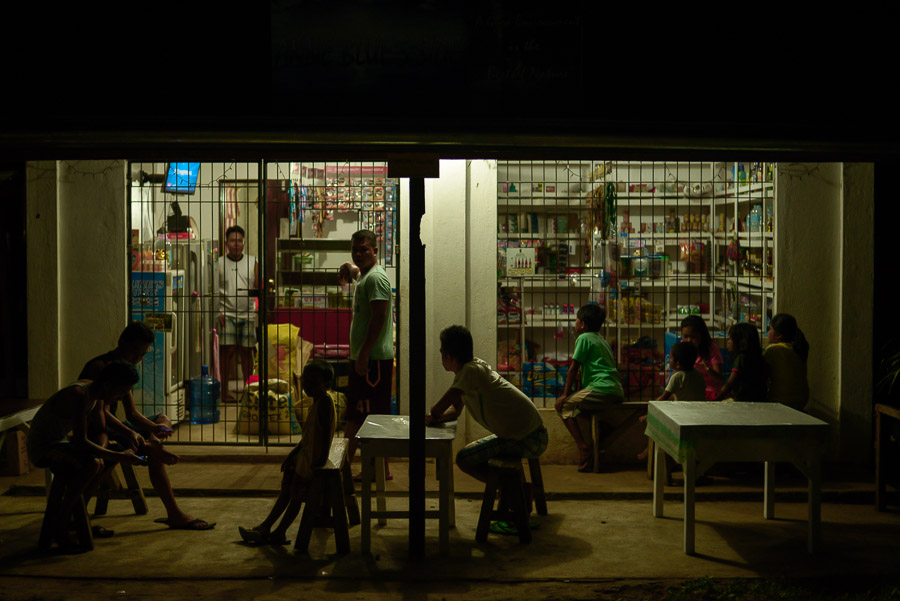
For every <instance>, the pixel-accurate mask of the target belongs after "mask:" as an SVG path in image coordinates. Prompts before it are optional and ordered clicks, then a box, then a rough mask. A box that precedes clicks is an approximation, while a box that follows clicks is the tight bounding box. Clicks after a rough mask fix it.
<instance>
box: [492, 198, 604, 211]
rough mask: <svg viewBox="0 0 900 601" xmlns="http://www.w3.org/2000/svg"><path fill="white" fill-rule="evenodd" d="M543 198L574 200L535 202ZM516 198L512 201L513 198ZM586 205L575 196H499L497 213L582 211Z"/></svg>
mask: <svg viewBox="0 0 900 601" xmlns="http://www.w3.org/2000/svg"><path fill="white" fill-rule="evenodd" d="M544 198H553V199H556V200H565V199H569V200H572V201H574V202H562V203H560V202H554V203H547V202H535V201H543V199H544ZM514 199H515V200H516V201H515V202H513V200H514ZM587 209H588V205H587V203H586V202H584V200H583V199H579V198H578V197H577V196H552V197H535V196H502V195H501V196H499V197H498V199H497V212H498V213H521V212H526V213H529V212H532V213H533V212H537V211H549V212H563V211H583V210H587Z"/></svg>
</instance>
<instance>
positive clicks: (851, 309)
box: [839, 163, 875, 463]
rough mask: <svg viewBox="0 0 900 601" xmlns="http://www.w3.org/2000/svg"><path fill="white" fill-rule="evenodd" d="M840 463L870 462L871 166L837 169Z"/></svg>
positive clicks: (872, 222) (873, 219)
mask: <svg viewBox="0 0 900 601" xmlns="http://www.w3.org/2000/svg"><path fill="white" fill-rule="evenodd" d="M842 175H843V232H842V234H843V257H842V259H843V260H842V264H843V273H842V286H841V289H842V296H841V396H840V399H841V405H840V424H841V433H840V445H841V446H840V450H839V455H840V458H841V459H842V460H844V461H846V462H851V463H865V462H867V461H869V459H870V457H871V456H872V398H873V385H872V378H873V369H874V366H873V365H872V345H873V344H874V337H873V329H874V325H875V324H874V323H873V321H874V315H873V311H872V307H873V306H874V279H875V240H874V237H873V232H874V223H875V166H874V165H873V164H872V163H844V164H843V173H842Z"/></svg>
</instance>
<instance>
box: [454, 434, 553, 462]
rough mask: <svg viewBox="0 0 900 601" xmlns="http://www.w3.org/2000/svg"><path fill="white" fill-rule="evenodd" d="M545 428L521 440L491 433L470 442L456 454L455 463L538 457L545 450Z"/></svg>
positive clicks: (547, 438) (546, 440)
mask: <svg viewBox="0 0 900 601" xmlns="http://www.w3.org/2000/svg"><path fill="white" fill-rule="evenodd" d="M548 441H549V437H548V436H547V428H545V427H544V426H541V427H540V428H538V429H537V430H535V431H534V432H532V433H531V434H529V435H528V436H526V437H525V438H523V439H522V440H513V439H511V438H500V437H498V436H497V435H496V434H491V435H490V436H486V437H484V438H482V439H480V440H476V441H474V442H470V443H469V444H467V445H466V446H465V447H463V449H462V450H461V451H460V452H459V453H457V454H456V464H457V465H458V466H460V467H475V466H478V465H484V464H486V463H487V462H488V461H489V460H491V459H493V458H494V457H522V458H523V459H529V458H531V457H540V456H541V454H543V452H544V451H546V450H547V443H548Z"/></svg>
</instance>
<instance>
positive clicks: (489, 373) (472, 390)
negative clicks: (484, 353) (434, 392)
mask: <svg viewBox="0 0 900 601" xmlns="http://www.w3.org/2000/svg"><path fill="white" fill-rule="evenodd" d="M450 387H451V388H456V389H458V390H460V391H462V397H463V403H464V404H465V406H466V408H467V409H468V410H469V413H470V414H471V415H472V417H473V418H475V421H476V422H478V423H479V424H481V425H482V426H484V427H485V428H486V429H487V430H488V431H489V432H491V433H492V434H496V435H497V436H499V437H500V438H509V439H512V440H522V439H523V438H525V437H526V436H528V435H529V434H531V433H532V432H534V431H535V430H537V429H538V428H540V427H541V426H543V425H544V422H543V421H541V415H540V414H539V413H538V410H537V409H536V408H535V406H534V403H532V402H531V399H530V398H528V397H527V396H525V395H524V394H523V393H522V391H521V390H519V389H518V388H516V387H515V386H513V385H512V384H510V383H509V382H508V381H506V380H505V379H504V378H503V377H502V376H501V375H500V374H498V373H497V372H495V371H494V370H493V369H491V366H490V365H488V364H487V363H485V362H484V361H482V360H481V359H479V358H477V357H476V358H474V359H472V360H471V361H469V362H468V363H466V364H465V365H463V366H462V369H461V370H459V373H458V374H456V378H455V379H454V380H453V384H451V386H450Z"/></svg>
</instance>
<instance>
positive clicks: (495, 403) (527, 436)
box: [425, 326, 547, 482]
mask: <svg viewBox="0 0 900 601" xmlns="http://www.w3.org/2000/svg"><path fill="white" fill-rule="evenodd" d="M472 347H473V344H472V334H470V333H469V330H467V329H466V328H465V327H463V326H450V327H449V328H447V329H445V330H444V331H442V332H441V363H442V364H443V366H444V369H445V370H447V371H452V372H453V373H454V374H456V377H455V378H454V380H453V384H451V385H450V388H449V389H448V390H447V392H445V393H444V396H442V397H441V399H440V400H439V401H438V402H437V403H435V404H434V406H433V407H432V408H431V412H430V414H428V415H426V416H425V423H426V424H435V423H441V422H446V421H452V420H455V419H457V418H458V417H459V415H460V414H461V413H462V410H463V407H468V408H469V413H470V414H471V415H472V417H473V418H474V419H475V421H476V422H478V423H479V424H481V425H482V426H483V427H484V428H486V429H487V430H488V431H489V432H491V435H490V436H487V437H485V438H482V439H481V440H476V441H474V442H471V443H469V444H468V445H466V446H465V448H463V449H462V450H461V451H460V452H459V453H458V454H457V455H456V464H457V465H458V466H459V469H461V470H462V471H464V472H465V473H467V474H469V475H470V476H472V477H473V478H475V479H476V480H480V481H481V482H487V478H488V461H489V460H490V459H492V458H494V457H522V458H525V459H528V458H532V457H539V456H540V455H541V454H542V453H543V452H544V451H545V450H546V448H547V429H546V428H545V427H544V423H543V421H541V416H540V414H539V413H538V411H537V409H536V408H535V406H534V403H532V402H531V399H530V398H528V397H527V396H525V395H524V394H523V393H522V391H521V390H519V389H518V388H516V387H515V386H513V385H512V384H510V383H509V382H507V381H506V380H505V379H503V377H501V376H500V374H498V373H497V372H496V371H494V370H493V369H491V366H490V365H488V364H487V363H485V362H484V361H482V360H481V359H478V358H477V357H473V356H472V354H473V350H472Z"/></svg>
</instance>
